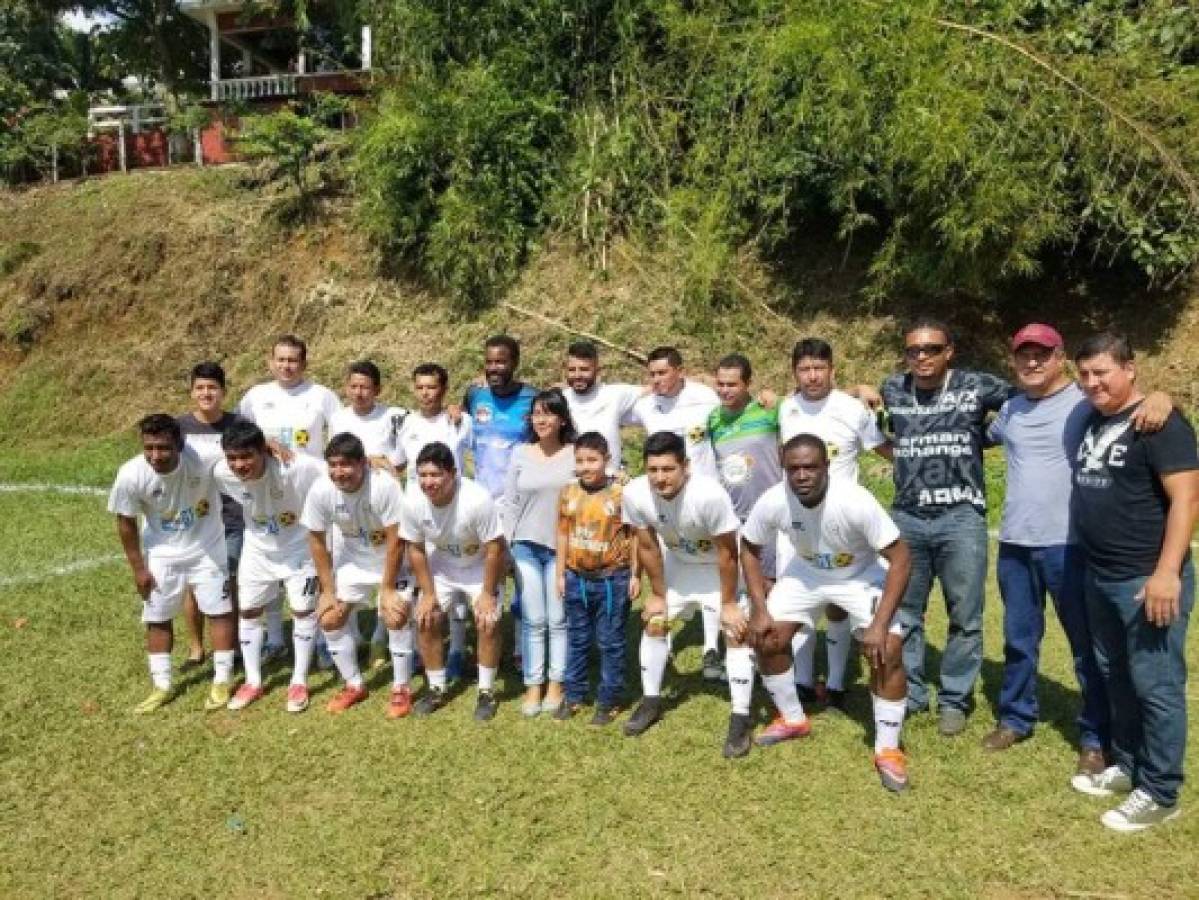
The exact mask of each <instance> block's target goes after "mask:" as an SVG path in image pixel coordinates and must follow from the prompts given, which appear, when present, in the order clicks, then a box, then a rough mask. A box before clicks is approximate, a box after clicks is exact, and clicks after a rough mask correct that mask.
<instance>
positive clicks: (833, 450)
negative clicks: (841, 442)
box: [824, 441, 841, 459]
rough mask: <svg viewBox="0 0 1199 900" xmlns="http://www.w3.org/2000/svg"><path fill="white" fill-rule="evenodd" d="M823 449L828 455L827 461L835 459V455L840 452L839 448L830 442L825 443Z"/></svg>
mask: <svg viewBox="0 0 1199 900" xmlns="http://www.w3.org/2000/svg"><path fill="white" fill-rule="evenodd" d="M824 448H825V450H826V452H827V453H828V458H829V459H836V458H837V454H839V453H840V452H841V448H840V447H838V446H837V445H836V444H834V443H833V442H832V441H826V442H825V445H824Z"/></svg>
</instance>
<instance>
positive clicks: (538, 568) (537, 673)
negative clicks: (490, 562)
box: [512, 541, 566, 685]
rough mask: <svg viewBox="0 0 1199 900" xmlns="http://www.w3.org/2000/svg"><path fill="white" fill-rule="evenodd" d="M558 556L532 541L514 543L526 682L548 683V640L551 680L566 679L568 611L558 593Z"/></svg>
mask: <svg viewBox="0 0 1199 900" xmlns="http://www.w3.org/2000/svg"><path fill="white" fill-rule="evenodd" d="M555 556H556V554H555V553H554V551H553V550H551V549H550V548H549V547H545V546H543V545H541V544H534V543H533V542H531V541H517V542H516V543H515V544H513V545H512V559H513V561H514V562H515V563H516V583H517V584H518V585H519V586H520V609H521V620H520V621H521V626H520V644H521V654H520V656H521V660H522V662H523V666H524V676H525V684H526V685H534V684H545V680H546V669H547V664H546V657H547V653H546V644H547V643H548V645H549V653H548V657H549V663H548V670H549V680H550V681H556V682H558V683H559V684H561V683H562V681H564V680H565V678H566V610H565V609H564V608H563V606H562V598H561V597H559V596H558V578H557V570H556V566H555V562H554V560H555ZM547 634H548V641H547Z"/></svg>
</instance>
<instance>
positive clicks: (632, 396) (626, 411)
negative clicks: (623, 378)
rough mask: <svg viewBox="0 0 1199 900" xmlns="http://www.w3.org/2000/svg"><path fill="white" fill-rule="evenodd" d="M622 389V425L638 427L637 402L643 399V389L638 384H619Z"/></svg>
mask: <svg viewBox="0 0 1199 900" xmlns="http://www.w3.org/2000/svg"><path fill="white" fill-rule="evenodd" d="M616 387H618V388H620V398H619V399H620V404H619V406H620V424H621V425H636V424H637V414H636V407H637V401H638V400H640V399H641V387H640V386H639V385H636V384H618V385H616Z"/></svg>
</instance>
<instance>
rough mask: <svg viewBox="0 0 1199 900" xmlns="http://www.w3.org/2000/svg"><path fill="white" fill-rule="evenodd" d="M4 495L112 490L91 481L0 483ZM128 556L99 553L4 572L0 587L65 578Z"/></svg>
mask: <svg viewBox="0 0 1199 900" xmlns="http://www.w3.org/2000/svg"><path fill="white" fill-rule="evenodd" d="M0 494H70V495H76V496H85V497H105V496H107V495H108V491H107V490H105V489H104V488H100V487H93V486H91V485H87V484H47V483H43V482H30V483H25V484H22V483H16V484H13V483H0ZM122 559H124V557H123V556H120V555H119V554H112V555H109V556H97V557H93V558H91V559H80V560H76V561H75V562H69V563H64V564H63V565H61V566H53V567H52V568H49V569H46V570H44V571H42V572H31V573H30V574H28V575H0V588H9V587H19V586H21V585H23V584H36V583H37V582H39V581H45V580H47V579H49V578H62V577H64V576H66V575H74V574H76V573H78V572H87V571H90V570H91V569H99V568H101V567H102V566H108V565H111V564H112V563H114V562H119V561H120V560H122Z"/></svg>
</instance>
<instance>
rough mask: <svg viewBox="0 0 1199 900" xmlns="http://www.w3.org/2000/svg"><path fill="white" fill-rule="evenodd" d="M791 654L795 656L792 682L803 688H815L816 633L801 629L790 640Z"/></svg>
mask: <svg viewBox="0 0 1199 900" xmlns="http://www.w3.org/2000/svg"><path fill="white" fill-rule="evenodd" d="M791 653H792V654H794V656H795V665H794V667H793V670H792V676H793V680H794V682H795V683H796V684H802V685H803V686H804V687H815V686H816V672H815V666H816V633H815V632H814V631H810V630H808V629H807V628H801V629H799V630H798V631H796V632H795V637H793V638H791Z"/></svg>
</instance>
